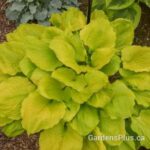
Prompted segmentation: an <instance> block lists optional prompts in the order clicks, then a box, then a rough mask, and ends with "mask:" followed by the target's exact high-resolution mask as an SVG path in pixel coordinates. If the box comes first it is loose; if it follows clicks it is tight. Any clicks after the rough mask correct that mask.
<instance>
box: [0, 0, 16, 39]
mask: <svg viewBox="0 0 150 150" xmlns="http://www.w3.org/2000/svg"><path fill="white" fill-rule="evenodd" d="M7 6H8V4H6V0H0V42H3V41H5V39H6V38H5V35H6V34H7V33H9V32H11V31H13V30H14V29H15V28H16V26H15V23H14V22H12V21H8V19H6V17H5V10H6V7H7Z"/></svg>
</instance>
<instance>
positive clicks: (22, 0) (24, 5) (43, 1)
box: [6, 0, 79, 25]
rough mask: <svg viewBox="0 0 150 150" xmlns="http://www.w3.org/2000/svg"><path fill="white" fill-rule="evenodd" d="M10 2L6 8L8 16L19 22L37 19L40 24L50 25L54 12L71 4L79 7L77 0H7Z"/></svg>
mask: <svg viewBox="0 0 150 150" xmlns="http://www.w3.org/2000/svg"><path fill="white" fill-rule="evenodd" d="M7 2H8V3H9V4H10V5H9V6H8V8H7V9H6V16H7V18H8V19H10V20H14V21H16V22H17V24H20V23H27V22H29V21H37V22H38V23H39V24H44V25H49V21H48V19H49V17H50V16H51V14H52V13H56V12H60V11H62V10H66V9H67V8H68V7H69V6H72V7H73V6H74V7H78V6H79V3H78V1H77V0H7Z"/></svg>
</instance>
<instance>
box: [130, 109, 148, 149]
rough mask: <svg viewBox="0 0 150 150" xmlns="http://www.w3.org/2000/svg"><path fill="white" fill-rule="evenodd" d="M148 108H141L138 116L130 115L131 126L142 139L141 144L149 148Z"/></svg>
mask: <svg viewBox="0 0 150 150" xmlns="http://www.w3.org/2000/svg"><path fill="white" fill-rule="evenodd" d="M149 126H150V110H149V109H147V110H142V111H141V113H140V115H139V116H138V117H132V123H131V128H132V130H133V131H134V132H136V133H137V134H138V135H140V136H144V139H143V140H141V141H140V144H141V146H144V147H146V148H147V149H149V148H150V142H149V141H150V129H149Z"/></svg>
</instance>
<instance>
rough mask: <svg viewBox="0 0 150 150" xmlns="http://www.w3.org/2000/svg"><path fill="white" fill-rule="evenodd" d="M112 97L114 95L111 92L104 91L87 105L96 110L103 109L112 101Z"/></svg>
mask: <svg viewBox="0 0 150 150" xmlns="http://www.w3.org/2000/svg"><path fill="white" fill-rule="evenodd" d="M111 96H112V93H111V91H110V90H108V89H102V90H100V91H99V92H97V93H95V94H93V95H92V97H91V98H90V99H89V100H88V102H87V103H88V104H89V105H91V106H93V107H96V108H103V107H105V106H106V105H107V104H108V103H109V102H110V101H111Z"/></svg>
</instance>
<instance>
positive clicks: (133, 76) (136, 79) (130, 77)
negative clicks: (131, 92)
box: [120, 69, 150, 91]
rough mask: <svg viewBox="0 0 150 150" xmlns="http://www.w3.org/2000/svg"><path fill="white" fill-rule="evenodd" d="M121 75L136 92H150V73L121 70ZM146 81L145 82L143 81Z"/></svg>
mask: <svg viewBox="0 0 150 150" xmlns="http://www.w3.org/2000/svg"><path fill="white" fill-rule="evenodd" d="M120 73H121V75H122V76H123V77H124V81H125V82H126V83H127V84H128V85H129V86H131V87H132V88H133V89H135V90H141V91H144V90H150V84H149V83H150V73H149V72H141V73H135V72H133V71H129V70H124V69H122V70H120ZM143 79H144V80H143Z"/></svg>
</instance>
